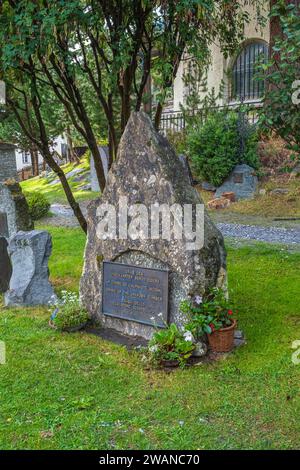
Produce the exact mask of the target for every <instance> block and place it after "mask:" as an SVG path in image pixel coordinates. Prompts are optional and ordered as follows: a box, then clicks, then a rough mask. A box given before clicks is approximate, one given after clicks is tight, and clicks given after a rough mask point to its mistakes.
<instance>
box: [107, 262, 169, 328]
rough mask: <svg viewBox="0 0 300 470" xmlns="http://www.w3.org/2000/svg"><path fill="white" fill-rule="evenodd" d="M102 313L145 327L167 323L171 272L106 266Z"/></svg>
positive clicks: (112, 265)
mask: <svg viewBox="0 0 300 470" xmlns="http://www.w3.org/2000/svg"><path fill="white" fill-rule="evenodd" d="M102 285H103V297H102V299H103V300H102V313H103V314H104V315H108V316H111V317H116V318H121V319H123V320H131V321H135V322H138V323H143V324H145V325H151V326H154V325H155V326H158V327H162V328H163V327H164V326H165V325H166V323H167V322H168V271H166V270H160V269H151V268H141V267H139V266H131V265H127V264H121V263H115V262H103V284H102Z"/></svg>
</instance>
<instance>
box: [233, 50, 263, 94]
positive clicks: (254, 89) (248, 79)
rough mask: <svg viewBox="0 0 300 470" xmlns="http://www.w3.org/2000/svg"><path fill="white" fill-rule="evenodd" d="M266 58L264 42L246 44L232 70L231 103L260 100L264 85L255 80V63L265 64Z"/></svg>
mask: <svg viewBox="0 0 300 470" xmlns="http://www.w3.org/2000/svg"><path fill="white" fill-rule="evenodd" d="M267 57H268V45H267V44H266V43H264V42H252V43H250V44H247V45H246V46H245V47H244V48H243V50H242V52H241V53H240V54H239V56H238V57H237V59H236V61H235V63H234V65H233V69H232V88H231V100H232V101H245V100H246V101H247V100H257V99H260V98H262V96H263V94H264V91H265V84H264V82H263V81H261V80H255V79H254V76H255V73H256V70H257V63H258V62H259V61H261V60H263V61H264V62H266V60H267Z"/></svg>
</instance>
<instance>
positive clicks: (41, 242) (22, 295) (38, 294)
mask: <svg viewBox="0 0 300 470" xmlns="http://www.w3.org/2000/svg"><path fill="white" fill-rule="evenodd" d="M51 250H52V242H51V236H50V234H49V233H48V232H46V231H42V230H32V231H31V232H18V233H17V234H15V235H13V236H12V237H11V238H10V240H9V245H8V253H9V255H10V259H11V264H12V276H11V279H10V284H9V290H8V291H7V292H6V294H5V305H6V306H7V307H8V306H18V305H47V304H48V303H49V302H51V301H53V300H54V297H55V294H54V291H53V287H52V286H51V284H50V282H49V269H48V259H49V257H50V255H51Z"/></svg>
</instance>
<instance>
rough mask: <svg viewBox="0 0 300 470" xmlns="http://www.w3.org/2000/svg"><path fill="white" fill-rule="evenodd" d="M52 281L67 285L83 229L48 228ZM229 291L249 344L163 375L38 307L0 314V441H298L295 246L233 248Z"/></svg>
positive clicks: (158, 444)
mask: <svg viewBox="0 0 300 470" xmlns="http://www.w3.org/2000/svg"><path fill="white" fill-rule="evenodd" d="M49 230H50V231H51V232H52V235H53V242H54V255H53V256H52V259H51V262H50V269H51V278H52V280H53V281H54V284H55V286H56V287H57V288H58V289H60V288H61V287H62V285H64V284H65V286H66V287H67V288H72V289H75V288H76V287H77V284H78V278H79V274H80V270H81V265H82V250H83V247H84V236H83V235H82V234H81V232H80V231H79V230H77V229H73V230H71V229H63V230H62V229H58V228H57V229H55V228H53V227H51V228H49ZM228 261H229V283H230V290H231V297H232V299H233V300H234V302H235V304H236V307H237V308H238V317H239V327H240V328H242V329H243V330H244V331H245V333H246V336H247V341H248V342H247V345H246V346H244V347H243V348H241V349H239V350H236V351H235V352H234V353H233V354H231V355H229V356H228V357H227V359H226V360H222V361H219V362H216V363H214V364H210V365H200V366H196V367H193V368H187V369H185V370H176V371H174V372H172V373H170V374H166V373H164V372H162V371H157V370H149V369H148V368H147V367H146V366H144V365H143V362H142V361H141V359H140V357H139V355H138V354H137V353H129V352H127V351H126V350H125V348H124V347H121V346H117V345H114V344H111V343H108V342H106V341H104V340H102V339H100V338H98V337H96V336H91V335H88V334H86V333H75V334H67V333H64V334H62V333H59V332H56V331H53V330H51V329H50V328H49V327H48V325H47V322H48V315H49V314H48V312H47V311H46V309H32V308H28V309H10V310H7V309H4V308H2V309H1V311H0V339H1V340H4V341H5V342H6V346H7V364H6V365H1V366H0V403H1V411H0V448H1V449H24V448H26V449H50V448H51V449H75V448H79V449H292V448H294V449H295V448H298V449H299V447H300V445H299V442H300V440H299V438H300V422H299V415H300V390H299V379H300V366H296V365H294V364H293V363H292V361H291V354H292V349H291V344H292V342H293V341H295V340H297V339H300V314H299V311H300V309H299V285H300V269H299V267H300V254H299V253H289V252H288V251H286V250H280V249H278V248H276V247H270V246H267V245H262V244H257V245H255V246H252V247H251V248H249V247H247V246H246V247H243V248H239V249H235V248H229V258H228Z"/></svg>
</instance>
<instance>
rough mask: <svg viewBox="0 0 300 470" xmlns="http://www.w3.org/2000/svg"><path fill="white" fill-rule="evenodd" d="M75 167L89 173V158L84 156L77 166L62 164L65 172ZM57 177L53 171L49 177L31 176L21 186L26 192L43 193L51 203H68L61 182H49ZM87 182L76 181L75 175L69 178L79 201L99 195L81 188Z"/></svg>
mask: <svg viewBox="0 0 300 470" xmlns="http://www.w3.org/2000/svg"><path fill="white" fill-rule="evenodd" d="M74 168H82V169H84V170H85V172H86V173H88V171H89V162H88V159H87V158H83V159H82V162H81V164H80V165H76V166H75V165H74V164H71V163H68V164H67V165H63V166H62V169H63V170H64V172H65V173H68V172H70V171H71V170H73V169H74ZM82 174H84V173H82ZM75 176H77V175H75ZM56 179H58V178H57V176H56V175H55V174H54V173H51V174H50V176H49V177H48V178H45V177H39V176H37V177H35V178H31V179H28V180H26V181H23V182H22V183H21V186H22V189H23V191H25V192H41V193H43V194H44V195H45V196H46V197H47V199H48V201H49V202H50V203H51V204H53V203H61V204H68V202H67V199H66V196H65V193H64V190H63V188H62V185H61V183H60V182H59V183H57V184H54V185H51V184H49V183H51V182H53V181H54V180H56ZM87 183H88V179H86V180H83V181H79V182H75V181H74V177H73V178H70V179H69V184H70V187H71V189H72V192H73V194H74V197H75V199H76V200H77V201H78V202H81V201H85V200H89V199H93V198H95V197H97V196H99V193H97V192H93V191H84V190H82V189H81V188H82V186H84V185H85V184H87Z"/></svg>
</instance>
